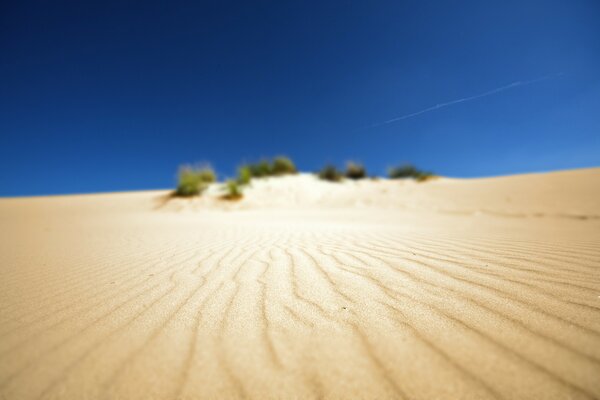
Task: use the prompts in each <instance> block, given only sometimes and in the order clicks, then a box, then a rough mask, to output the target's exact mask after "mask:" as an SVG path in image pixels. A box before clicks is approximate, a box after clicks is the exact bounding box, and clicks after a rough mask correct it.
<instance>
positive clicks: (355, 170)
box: [346, 161, 367, 179]
mask: <svg viewBox="0 0 600 400" xmlns="http://www.w3.org/2000/svg"><path fill="white" fill-rule="evenodd" d="M366 177H367V170H366V169H365V166H364V165H363V164H359V163H355V162H352V161H349V162H348V164H346V178H349V179H363V178H366Z"/></svg>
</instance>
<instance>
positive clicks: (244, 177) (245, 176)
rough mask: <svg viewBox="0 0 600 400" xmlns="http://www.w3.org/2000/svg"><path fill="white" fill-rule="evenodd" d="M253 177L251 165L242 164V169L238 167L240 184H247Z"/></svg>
mask: <svg viewBox="0 0 600 400" xmlns="http://www.w3.org/2000/svg"><path fill="white" fill-rule="evenodd" d="M251 179H252V171H251V170H250V167H249V166H247V165H242V166H241V167H240V169H238V177H237V182H238V183H239V184H240V185H247V184H249V183H250V180H251Z"/></svg>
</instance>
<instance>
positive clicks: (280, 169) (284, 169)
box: [240, 156, 297, 181]
mask: <svg viewBox="0 0 600 400" xmlns="http://www.w3.org/2000/svg"><path fill="white" fill-rule="evenodd" d="M242 169H243V170H244V172H243V173H244V174H245V175H246V174H249V175H250V178H264V177H267V176H276V175H286V174H295V173H296V172H297V169H296V165H294V162H293V161H292V160H291V159H290V158H288V157H284V156H279V157H275V158H274V159H273V161H270V160H269V159H262V160H260V161H258V162H256V163H248V164H245V165H243V166H242V168H241V169H240V178H242V176H241V173H242V171H241V170H242ZM243 179H246V176H244V177H243ZM248 181H249V180H248Z"/></svg>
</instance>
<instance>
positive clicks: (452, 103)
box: [367, 72, 563, 129]
mask: <svg viewBox="0 0 600 400" xmlns="http://www.w3.org/2000/svg"><path fill="white" fill-rule="evenodd" d="M561 75H563V73H562V72H560V73H558V74H550V75H546V76H543V77H541V78H537V79H532V80H529V81H516V82H513V83H511V84H509V85H506V86H501V87H499V88H496V89H492V90H489V91H487V92H484V93H480V94H476V95H474V96H469V97H463V98H462V99H457V100H452V101H448V102H446V103H440V104H436V105H435V106H432V107H428V108H425V109H423V110H421V111H417V112H414V113H410V114H406V115H402V116H400V117H396V118H392V119H388V120H387V121H383V122H379V123H377V124H373V125H370V126H368V127H367V129H368V128H375V127H378V126H382V125H387V124H391V123H392V122H396V121H402V120H403V119H408V118H412V117H416V116H417V115H421V114H425V113H427V112H429V111H434V110H439V109H440V108H444V107H448V106H451V105H454V104H458V103H464V102H465V101H471V100H476V99H480V98H482V97H486V96H491V95H493V94H496V93H500V92H504V91H505V90H509V89H513V88H516V87H519V86H525V85H531V84H532V83H537V82H541V81H546V80H548V79H554V78H558V77H559V76H561Z"/></svg>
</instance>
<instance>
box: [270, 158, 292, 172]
mask: <svg viewBox="0 0 600 400" xmlns="http://www.w3.org/2000/svg"><path fill="white" fill-rule="evenodd" d="M271 171H272V173H273V175H285V174H295V173H296V172H297V170H296V165H294V162H293V161H292V160H291V159H289V158H288V157H284V156H279V157H275V159H274V160H273V166H272V168H271Z"/></svg>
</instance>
